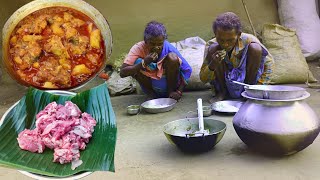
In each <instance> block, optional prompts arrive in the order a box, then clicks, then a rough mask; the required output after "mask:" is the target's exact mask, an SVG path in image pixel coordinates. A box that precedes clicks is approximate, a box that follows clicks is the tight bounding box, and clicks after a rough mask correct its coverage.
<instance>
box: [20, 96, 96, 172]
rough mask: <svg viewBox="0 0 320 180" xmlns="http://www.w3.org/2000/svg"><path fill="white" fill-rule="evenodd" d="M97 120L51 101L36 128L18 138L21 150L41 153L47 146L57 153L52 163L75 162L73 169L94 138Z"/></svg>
mask: <svg viewBox="0 0 320 180" xmlns="http://www.w3.org/2000/svg"><path fill="white" fill-rule="evenodd" d="M96 123H97V122H96V120H95V119H93V117H92V116H91V115H90V114H88V113H85V112H84V113H81V111H80V109H79V108H78V106H77V105H76V104H73V103H72V102H71V101H66V103H65V106H63V105H60V104H57V103H56V102H52V103H50V104H48V105H47V106H46V107H45V108H44V109H43V110H42V111H40V112H39V113H38V114H37V115H36V128H35V129H33V130H29V129H25V130H24V131H22V132H21V133H20V134H19V135H18V138H17V139H18V143H19V146H20V148H21V149H24V150H27V151H31V152H38V153H42V152H43V151H44V149H45V147H48V148H50V149H53V150H54V154H53V156H54V157H53V162H59V163H60V164H65V163H69V162H72V169H75V168H76V167H78V166H80V165H81V164H82V161H81V160H80V151H79V150H84V149H85V148H86V143H88V142H89V139H90V138H91V137H92V133H93V131H94V126H95V125H96Z"/></svg>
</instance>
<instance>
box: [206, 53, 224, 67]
mask: <svg viewBox="0 0 320 180" xmlns="http://www.w3.org/2000/svg"><path fill="white" fill-rule="evenodd" d="M226 55H227V53H226V51H225V50H220V51H216V52H215V53H213V54H212V56H211V62H210V63H209V69H211V70H213V69H214V68H215V67H216V66H219V64H221V62H222V60H223V59H224V58H225V57H226Z"/></svg>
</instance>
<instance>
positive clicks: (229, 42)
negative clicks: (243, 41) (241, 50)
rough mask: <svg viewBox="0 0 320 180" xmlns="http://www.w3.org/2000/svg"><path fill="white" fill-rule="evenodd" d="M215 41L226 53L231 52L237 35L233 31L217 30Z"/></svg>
mask: <svg viewBox="0 0 320 180" xmlns="http://www.w3.org/2000/svg"><path fill="white" fill-rule="evenodd" d="M215 35H216V39H217V42H218V44H219V45H220V47H221V48H222V49H224V50H226V51H227V52H229V51H231V50H232V49H233V47H234V46H235V45H236V43H237V40H238V33H237V31H236V30H235V29H232V30H223V29H221V28H218V29H217V30H216V31H215Z"/></svg>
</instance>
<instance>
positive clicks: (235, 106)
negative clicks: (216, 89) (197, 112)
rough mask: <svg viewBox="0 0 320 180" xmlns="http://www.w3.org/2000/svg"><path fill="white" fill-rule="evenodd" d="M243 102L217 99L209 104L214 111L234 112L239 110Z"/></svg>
mask: <svg viewBox="0 0 320 180" xmlns="http://www.w3.org/2000/svg"><path fill="white" fill-rule="evenodd" d="M243 103H244V102H243V101H236V100H224V101H217V102H215V103H212V104H211V108H212V110H214V111H216V112H221V113H236V112H238V111H239V109H240V107H241V106H242V105H243Z"/></svg>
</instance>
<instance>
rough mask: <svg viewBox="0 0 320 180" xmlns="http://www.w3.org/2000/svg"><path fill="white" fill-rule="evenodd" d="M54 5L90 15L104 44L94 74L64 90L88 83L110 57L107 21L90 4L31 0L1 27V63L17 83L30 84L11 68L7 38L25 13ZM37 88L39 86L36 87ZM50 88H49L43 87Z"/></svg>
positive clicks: (75, 1)
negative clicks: (99, 61)
mask: <svg viewBox="0 0 320 180" xmlns="http://www.w3.org/2000/svg"><path fill="white" fill-rule="evenodd" d="M54 6H62V7H68V8H72V9H75V10H78V11H80V12H82V13H84V14H85V15H87V16H88V17H90V18H91V19H92V20H93V21H94V23H95V24H96V26H97V27H98V28H99V29H100V31H101V35H102V38H103V40H104V46H105V57H104V59H105V60H104V61H103V64H102V65H101V67H100V68H99V70H98V71H97V73H96V74H95V75H94V76H91V77H90V78H89V79H88V80H86V81H84V82H82V83H81V84H78V85H76V86H73V87H70V88H65V90H71V89H73V90H74V89H78V88H80V87H81V86H83V85H85V84H86V83H88V82H89V81H90V80H92V79H93V78H94V77H95V76H96V75H97V74H99V73H100V72H101V71H102V70H103V69H104V67H105V66H106V63H107V61H108V60H109V58H110V55H111V51H112V36H111V30H110V27H109V24H108V22H107V21H106V19H105V18H104V17H103V15H102V14H101V13H100V12H99V11H98V10H97V9H95V8H94V7H93V6H91V5H90V4H88V3H86V2H85V1H82V0H35V1H32V2H30V3H28V4H26V5H24V6H22V7H21V8H19V9H18V10H17V11H15V12H14V13H13V14H12V15H11V17H10V18H9V19H8V20H7V22H6V23H5V25H4V27H3V29H2V39H3V41H2V54H3V64H4V68H5V69H6V71H7V72H8V73H9V75H10V76H11V77H12V78H13V79H14V80H15V81H16V82H18V83H20V84H22V85H24V86H30V84H28V83H27V82H25V81H23V80H21V79H20V77H19V76H18V75H17V74H16V73H15V70H14V69H13V67H12V65H11V64H10V59H9V52H8V51H9V40H10V35H11V33H12V32H13V30H14V29H15V27H16V25H17V24H18V23H19V22H20V21H21V20H22V19H23V18H25V17H26V16H27V15H29V14H31V13H33V12H35V11H37V10H40V9H43V8H47V7H54ZM37 88H39V87H37ZM45 89H50V88H45Z"/></svg>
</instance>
